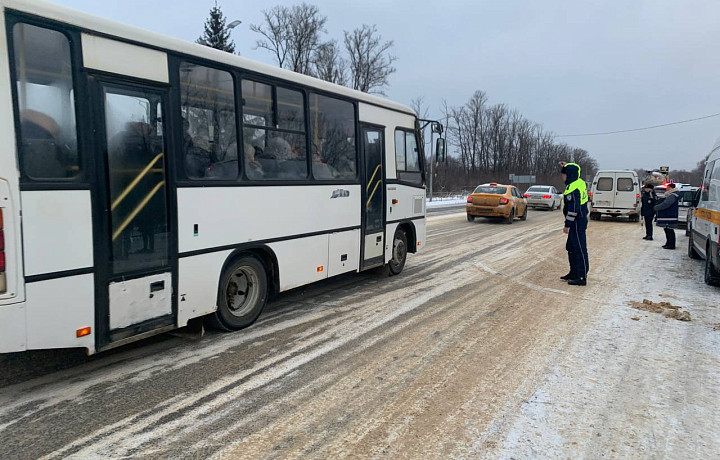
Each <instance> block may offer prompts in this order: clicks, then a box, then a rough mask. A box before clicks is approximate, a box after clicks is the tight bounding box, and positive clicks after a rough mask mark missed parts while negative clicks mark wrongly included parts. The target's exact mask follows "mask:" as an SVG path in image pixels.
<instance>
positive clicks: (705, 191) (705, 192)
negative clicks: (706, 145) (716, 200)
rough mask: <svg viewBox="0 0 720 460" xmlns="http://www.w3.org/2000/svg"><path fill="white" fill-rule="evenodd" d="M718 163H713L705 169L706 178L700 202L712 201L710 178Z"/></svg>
mask: <svg viewBox="0 0 720 460" xmlns="http://www.w3.org/2000/svg"><path fill="white" fill-rule="evenodd" d="M715 163H716V161H711V162H710V163H708V164H707V166H706V167H705V177H704V178H703V185H702V193H701V194H700V201H708V200H709V199H710V197H709V192H710V176H711V175H712V171H713V168H714V167H715Z"/></svg>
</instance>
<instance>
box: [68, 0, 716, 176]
mask: <svg viewBox="0 0 720 460" xmlns="http://www.w3.org/2000/svg"><path fill="white" fill-rule="evenodd" d="M56 2H57V3H60V4H63V5H66V6H69V7H72V8H75V9H78V10H82V11H84V12H88V13H92V14H97V15H99V16H103V17H106V18H110V19H113V20H117V21H121V22H124V23H127V24H131V25H134V26H138V27H141V28H144V29H148V30H151V31H154V32H159V33H162V34H166V35H171V36H175V37H179V38H182V39H186V40H191V41H194V40H195V39H197V37H198V36H199V35H200V34H201V33H202V26H203V22H204V21H205V19H206V17H207V15H208V11H209V9H210V7H211V6H212V5H213V4H214V1H212V0H142V1H140V0H122V1H117V2H116V1H98V0H56ZM218 3H219V4H220V6H221V7H222V9H223V12H224V13H225V14H226V16H227V17H228V20H229V21H232V20H235V19H239V20H242V21H243V23H242V24H241V25H240V26H239V27H238V28H236V29H235V30H234V32H233V39H234V41H235V44H236V50H237V51H240V53H241V54H243V55H244V56H246V57H249V58H252V59H257V60H260V61H265V62H269V63H272V57H271V55H270V54H269V53H268V52H266V51H264V50H255V49H253V48H254V42H255V39H256V38H257V37H256V34H254V33H252V32H250V30H249V28H248V27H249V25H250V24H257V23H259V21H260V18H261V10H262V9H263V8H269V7H271V6H272V5H273V2H272V1H270V2H251V1H239V0H220V1H218ZM308 3H313V4H316V5H317V6H318V7H319V8H320V11H321V12H322V13H323V14H324V15H325V16H327V17H328V23H327V31H328V34H327V37H328V38H337V39H340V40H341V38H342V31H343V30H350V29H353V28H355V27H358V26H360V25H362V24H363V23H366V24H377V26H378V29H379V31H380V33H381V34H382V35H383V38H385V39H388V40H394V42H395V46H394V49H393V53H394V54H395V55H396V56H397V57H398V58H399V59H398V61H397V63H396V67H397V72H396V73H395V74H394V75H393V76H392V77H391V85H390V87H389V88H388V91H387V95H388V97H390V98H391V99H393V100H396V101H398V102H402V103H405V104H408V105H409V104H410V100H411V99H412V98H414V97H417V96H424V97H425V101H426V102H427V103H428V105H430V109H431V113H432V114H433V115H434V116H438V117H439V116H440V104H441V102H442V100H443V99H445V100H447V101H448V103H449V104H451V105H460V104H463V103H464V102H465V101H466V100H467V99H468V98H469V97H470V95H471V94H472V93H473V92H474V91H475V90H483V91H485V92H486V93H487V94H488V97H489V101H490V103H493V104H494V103H505V104H507V105H508V106H509V107H511V108H516V109H518V110H519V111H520V112H521V113H522V114H523V115H525V116H526V117H527V118H529V119H530V120H532V121H535V122H538V123H541V124H542V125H544V126H545V128H546V129H548V130H550V131H553V132H555V133H556V134H574V133H588V132H602V131H614V130H622V129H631V128H638V127H645V126H651V125H656V124H662V123H669V122H674V121H679V120H685V119H690V118H696V117H701V116H705V115H710V114H714V113H718V112H720V103H719V102H720V52H719V51H718V47H719V46H720V23H719V22H718V19H719V18H720V1H718V0H674V1H672V0H614V1H613V0H594V1H585V0H582V1H581V0H542V1H534V0H524V1H519V0H518V1H513V0H494V1H470V0H468V1H457V0H447V1H434V2H426V1H420V0H415V1H410V0H408V1H392V0H362V1H354V2H349V1H331V0H317V1H312V0H308ZM283 4H288V5H291V4H294V2H284V3H283ZM229 21H228V22H229ZM718 136H720V117H715V118H709V119H706V120H701V121H697V122H693V123H687V124H682V125H678V126H671V127H666V128H660V129H654V130H648V131H641V132H636V133H627V134H616V135H611V136H597V137H575V138H563V139H562V140H563V141H565V142H567V143H569V144H571V145H574V146H577V147H581V148H584V149H586V150H588V151H589V152H590V153H591V154H592V155H593V156H594V157H595V158H596V159H597V160H598V161H599V162H600V166H601V167H603V168H655V167H659V166H660V165H669V166H670V167H671V168H673V169H691V168H693V167H694V165H695V163H696V162H697V161H699V160H700V159H701V158H702V157H703V156H704V155H705V154H707V152H709V151H710V149H711V147H712V145H713V143H714V140H715V139H716V138H717V137H718Z"/></svg>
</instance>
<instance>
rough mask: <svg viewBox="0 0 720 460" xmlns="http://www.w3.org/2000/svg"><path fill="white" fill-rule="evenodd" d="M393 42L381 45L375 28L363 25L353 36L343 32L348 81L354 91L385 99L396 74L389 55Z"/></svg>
mask: <svg viewBox="0 0 720 460" xmlns="http://www.w3.org/2000/svg"><path fill="white" fill-rule="evenodd" d="M392 46H393V41H392V40H390V41H386V42H383V41H382V37H381V36H380V34H378V31H377V27H376V26H374V25H373V26H368V25H363V26H362V27H361V28H359V29H355V30H353V31H352V32H347V31H345V49H346V50H347V53H348V59H349V64H350V69H349V70H350V80H351V84H352V87H353V88H354V89H357V90H360V91H363V92H366V93H377V94H382V95H384V94H385V93H384V89H385V87H386V86H387V85H388V84H389V82H388V79H389V77H390V75H392V74H393V73H394V72H395V70H396V69H395V67H393V65H392V64H393V62H395V61H396V60H397V58H396V57H395V56H393V55H391V54H390V48H392Z"/></svg>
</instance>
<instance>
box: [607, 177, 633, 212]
mask: <svg viewBox="0 0 720 460" xmlns="http://www.w3.org/2000/svg"><path fill="white" fill-rule="evenodd" d="M637 186H638V185H637V181H636V180H635V178H634V176H633V175H632V174H623V173H616V174H615V204H614V205H613V207H615V208H616V209H634V208H635V207H636V206H637V201H638V196H637V191H636V187H637Z"/></svg>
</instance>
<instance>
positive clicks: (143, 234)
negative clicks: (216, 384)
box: [93, 81, 176, 349]
mask: <svg viewBox="0 0 720 460" xmlns="http://www.w3.org/2000/svg"><path fill="white" fill-rule="evenodd" d="M93 86H94V89H95V91H94V94H95V95H96V103H95V104H94V106H95V110H96V115H97V116H96V119H97V123H98V126H97V129H96V132H97V135H96V144H95V145H96V149H97V150H98V151H97V153H96V155H95V158H96V161H97V168H96V169H97V174H98V177H97V178H96V184H97V186H96V187H95V190H94V192H95V195H96V196H95V200H96V201H97V205H96V206H95V210H96V212H95V214H96V216H95V219H97V222H96V225H95V226H94V228H95V232H96V235H94V239H95V242H96V267H97V268H98V275H99V276H98V278H97V284H96V313H97V315H96V328H97V332H98V334H97V341H98V343H97V346H98V349H102V348H109V347H112V346H115V345H117V344H122V343H124V342H128V341H132V340H134V339H136V338H138V337H141V336H142V335H144V334H149V333H152V332H157V331H158V329H170V328H172V327H173V326H174V324H175V314H176V313H175V312H176V306H175V301H174V296H173V286H174V283H175V278H176V277H175V276H174V270H173V266H176V263H175V258H176V256H175V251H174V249H173V248H174V247H175V246H176V244H175V238H174V237H173V235H172V231H171V228H173V227H172V225H171V221H170V213H169V212H168V210H169V208H170V206H169V203H171V201H172V200H171V198H172V195H171V194H170V193H169V190H170V189H169V187H168V185H167V181H168V174H167V170H166V168H167V164H168V161H167V152H168V145H169V140H170V139H169V137H170V136H169V133H167V132H166V127H167V126H169V124H168V123H165V122H164V121H165V120H164V116H165V114H167V110H166V107H167V98H168V94H167V90H166V89H164V88H161V87H157V88H156V87H153V86H144V85H143V86H140V85H128V84H125V83H114V82H105V81H96V82H95V84H94V85H93Z"/></svg>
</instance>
